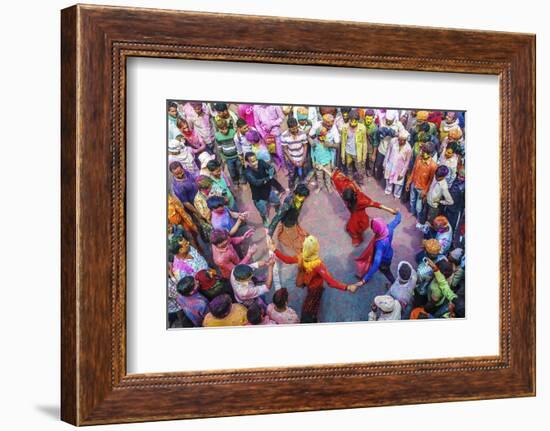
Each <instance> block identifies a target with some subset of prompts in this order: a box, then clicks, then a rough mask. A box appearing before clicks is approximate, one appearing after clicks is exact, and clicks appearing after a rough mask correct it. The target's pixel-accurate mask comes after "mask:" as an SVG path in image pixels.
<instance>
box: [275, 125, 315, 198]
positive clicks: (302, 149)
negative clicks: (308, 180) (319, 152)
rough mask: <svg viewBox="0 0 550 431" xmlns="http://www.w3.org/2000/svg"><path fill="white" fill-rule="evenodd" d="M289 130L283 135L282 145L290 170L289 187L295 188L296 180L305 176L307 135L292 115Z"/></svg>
mask: <svg viewBox="0 0 550 431" xmlns="http://www.w3.org/2000/svg"><path fill="white" fill-rule="evenodd" d="M287 125H288V130H287V131H285V132H284V133H283V134H282V135H281V145H282V148H283V152H284V155H285V160H286V166H287V170H288V188H289V189H290V190H293V189H294V185H295V184H296V180H297V179H300V180H303V179H304V178H305V175H306V172H305V167H304V165H305V161H306V155H307V143H308V140H307V135H306V134H305V133H304V132H302V131H300V129H299V128H298V121H297V120H296V119H295V118H294V117H290V118H289V119H288V121H287Z"/></svg>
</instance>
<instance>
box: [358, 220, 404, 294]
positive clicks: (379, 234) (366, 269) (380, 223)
mask: <svg viewBox="0 0 550 431" xmlns="http://www.w3.org/2000/svg"><path fill="white" fill-rule="evenodd" d="M399 223H401V213H400V212H398V211H397V214H396V216H395V218H394V219H393V220H392V221H391V223H386V222H385V221H384V220H383V219H381V218H374V219H372V222H371V228H372V231H373V232H374V237H372V239H371V240H370V242H369V245H368V246H367V248H366V249H365V251H363V253H361V255H360V256H359V257H357V258H355V260H356V261H357V275H358V276H359V277H360V278H361V279H362V282H361V284H366V283H367V282H368V281H369V280H370V279H371V278H372V276H373V275H374V273H375V272H376V271H378V270H380V272H381V273H382V274H384V275H385V276H386V278H387V279H388V281H389V282H390V283H392V284H393V282H394V281H395V277H394V276H393V274H392V272H391V270H390V265H391V261H392V259H393V248H392V244H391V243H392V240H393V232H394V231H395V228H396V227H397V225H398V224H399Z"/></svg>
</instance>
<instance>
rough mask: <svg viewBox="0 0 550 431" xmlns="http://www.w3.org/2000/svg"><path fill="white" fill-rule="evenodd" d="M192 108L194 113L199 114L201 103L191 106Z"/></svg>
mask: <svg viewBox="0 0 550 431" xmlns="http://www.w3.org/2000/svg"><path fill="white" fill-rule="evenodd" d="M193 110H194V111H195V114H200V113H201V112H202V105H195V106H193Z"/></svg>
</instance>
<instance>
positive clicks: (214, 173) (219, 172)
mask: <svg viewBox="0 0 550 431" xmlns="http://www.w3.org/2000/svg"><path fill="white" fill-rule="evenodd" d="M210 173H211V174H212V176H213V177H214V178H220V177H221V176H222V169H221V168H218V169H214V170H213V171H212V172H210Z"/></svg>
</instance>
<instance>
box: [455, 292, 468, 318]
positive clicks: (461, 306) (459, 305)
mask: <svg viewBox="0 0 550 431" xmlns="http://www.w3.org/2000/svg"><path fill="white" fill-rule="evenodd" d="M453 303H454V304H455V317H465V315H466V301H465V298H464V295H458V298H456V299H455V300H453Z"/></svg>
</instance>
